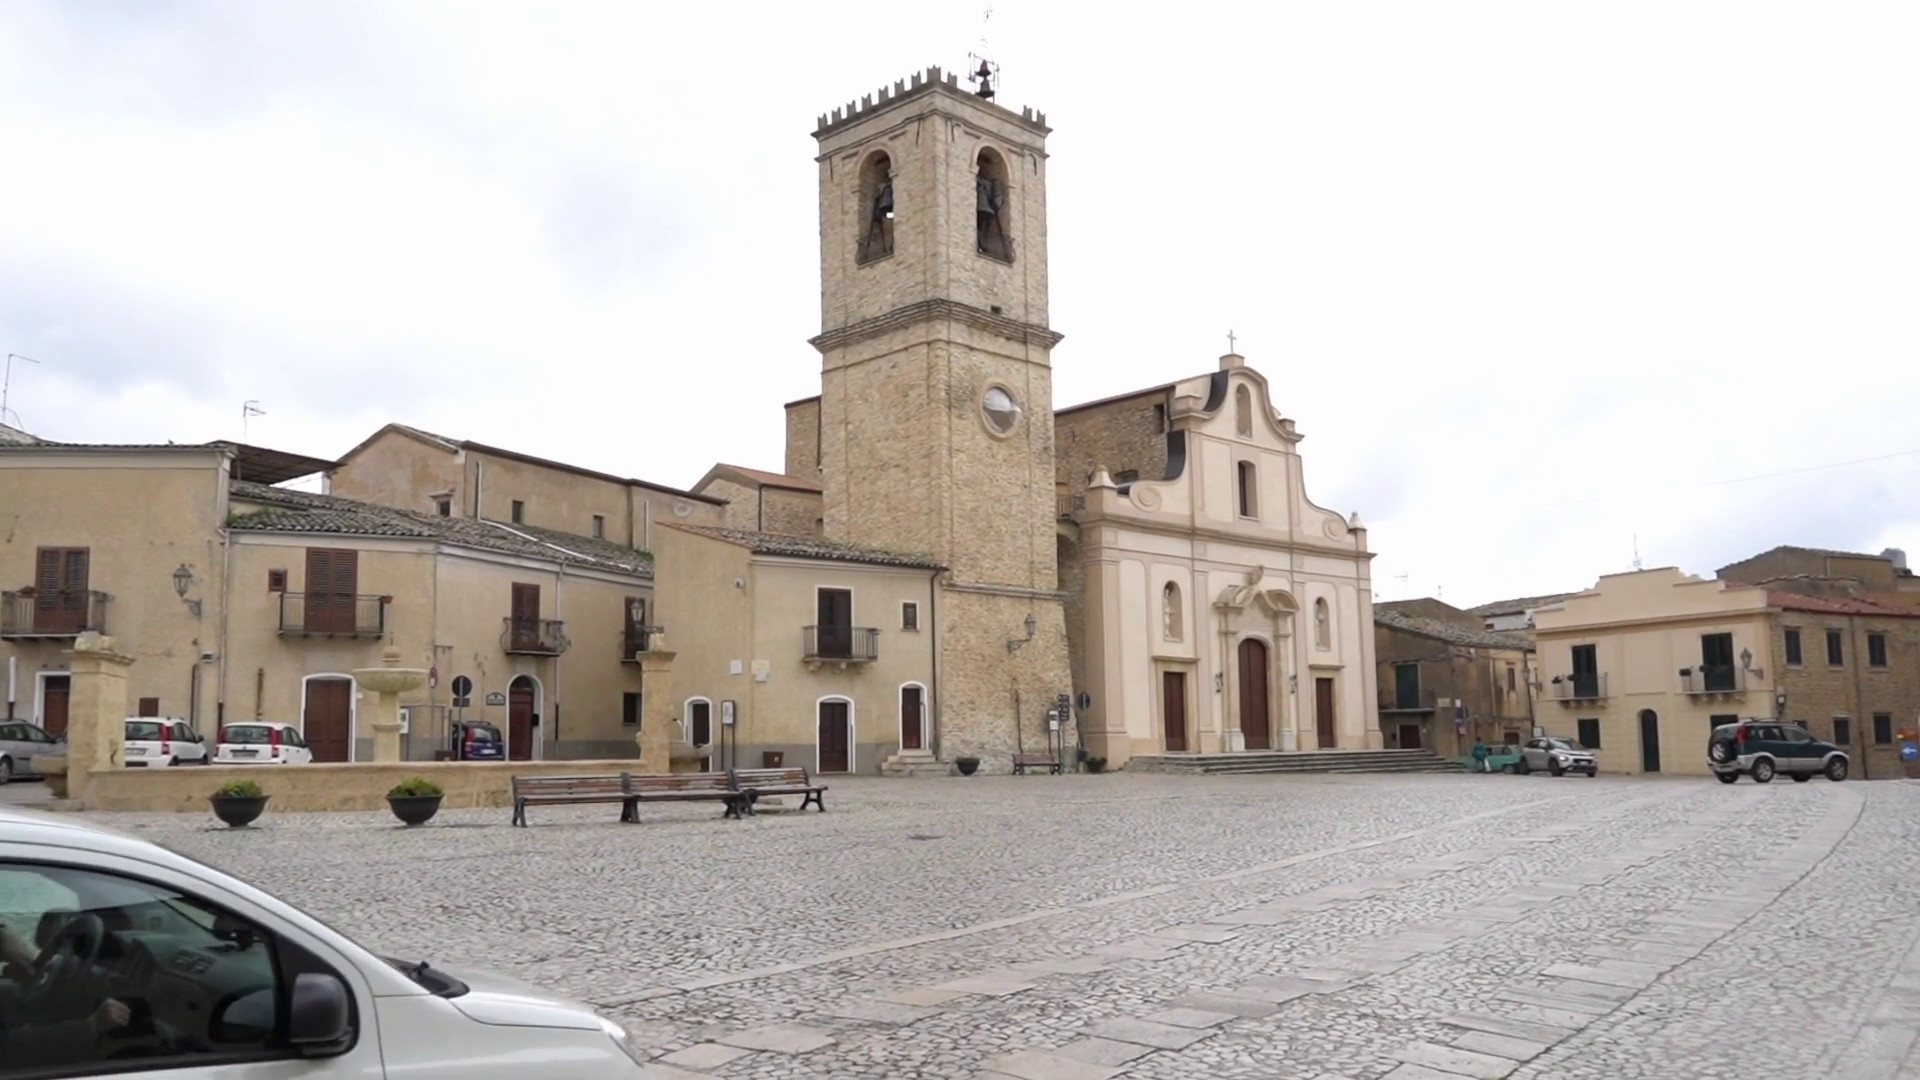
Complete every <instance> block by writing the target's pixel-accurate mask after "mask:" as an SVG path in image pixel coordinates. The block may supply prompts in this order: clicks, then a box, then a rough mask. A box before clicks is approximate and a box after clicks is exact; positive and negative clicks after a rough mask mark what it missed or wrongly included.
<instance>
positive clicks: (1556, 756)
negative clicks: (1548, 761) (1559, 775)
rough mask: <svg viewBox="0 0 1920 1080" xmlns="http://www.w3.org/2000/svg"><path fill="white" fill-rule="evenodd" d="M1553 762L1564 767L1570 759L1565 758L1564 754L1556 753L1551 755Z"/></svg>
mask: <svg viewBox="0 0 1920 1080" xmlns="http://www.w3.org/2000/svg"><path fill="white" fill-rule="evenodd" d="M1553 760H1555V761H1557V762H1559V763H1560V764H1562V765H1565V764H1566V763H1567V762H1568V761H1570V760H1572V759H1571V758H1569V757H1567V755H1565V754H1560V753H1556V754H1554V755H1553Z"/></svg>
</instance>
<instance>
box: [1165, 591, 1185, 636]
mask: <svg viewBox="0 0 1920 1080" xmlns="http://www.w3.org/2000/svg"><path fill="white" fill-rule="evenodd" d="M1180 623H1181V620H1180V586H1178V585H1176V584H1174V583H1173V582H1171V581H1169V582H1167V587H1166V588H1164V589H1161V590H1160V636H1162V637H1164V638H1166V639H1167V640H1168V641H1179V640H1180V639H1181V637H1182V635H1183V628H1182V627H1181V625H1180Z"/></svg>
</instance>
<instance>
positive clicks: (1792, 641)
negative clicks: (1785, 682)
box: [1786, 626, 1800, 667]
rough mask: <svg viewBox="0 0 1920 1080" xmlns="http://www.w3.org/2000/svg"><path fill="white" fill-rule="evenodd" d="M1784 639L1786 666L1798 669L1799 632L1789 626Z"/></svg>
mask: <svg viewBox="0 0 1920 1080" xmlns="http://www.w3.org/2000/svg"><path fill="white" fill-rule="evenodd" d="M1786 638H1787V666H1788V667H1799V666H1800V631H1799V630H1798V629H1796V628H1794V627H1791V626H1790V627H1788V628H1787V630H1786Z"/></svg>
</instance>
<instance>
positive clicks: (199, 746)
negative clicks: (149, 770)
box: [126, 716, 207, 766]
mask: <svg viewBox="0 0 1920 1080" xmlns="http://www.w3.org/2000/svg"><path fill="white" fill-rule="evenodd" d="M126 755H127V756H126V762H127V764H129V765H136V766H149V765H205V764H206V763H207V744H206V742H205V741H204V740H202V739H201V738H200V733H199V732H197V731H195V730H193V729H192V728H190V727H188V726H187V722H186V721H185V720H181V719H177V718H174V717H166V716H129V717H127V750H126Z"/></svg>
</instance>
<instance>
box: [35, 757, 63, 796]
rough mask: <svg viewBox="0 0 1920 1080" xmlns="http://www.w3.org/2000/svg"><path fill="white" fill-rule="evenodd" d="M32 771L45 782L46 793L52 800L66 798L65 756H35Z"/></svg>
mask: <svg viewBox="0 0 1920 1080" xmlns="http://www.w3.org/2000/svg"><path fill="white" fill-rule="evenodd" d="M33 771H34V772H35V773H36V774H37V775H39V776H40V777H42V778H44V779H45V780H46V784H47V791H48V793H49V794H51V795H52V796H53V797H54V798H56V799H64V798H66V797H67V755H65V754H35V755H34V756H33Z"/></svg>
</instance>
